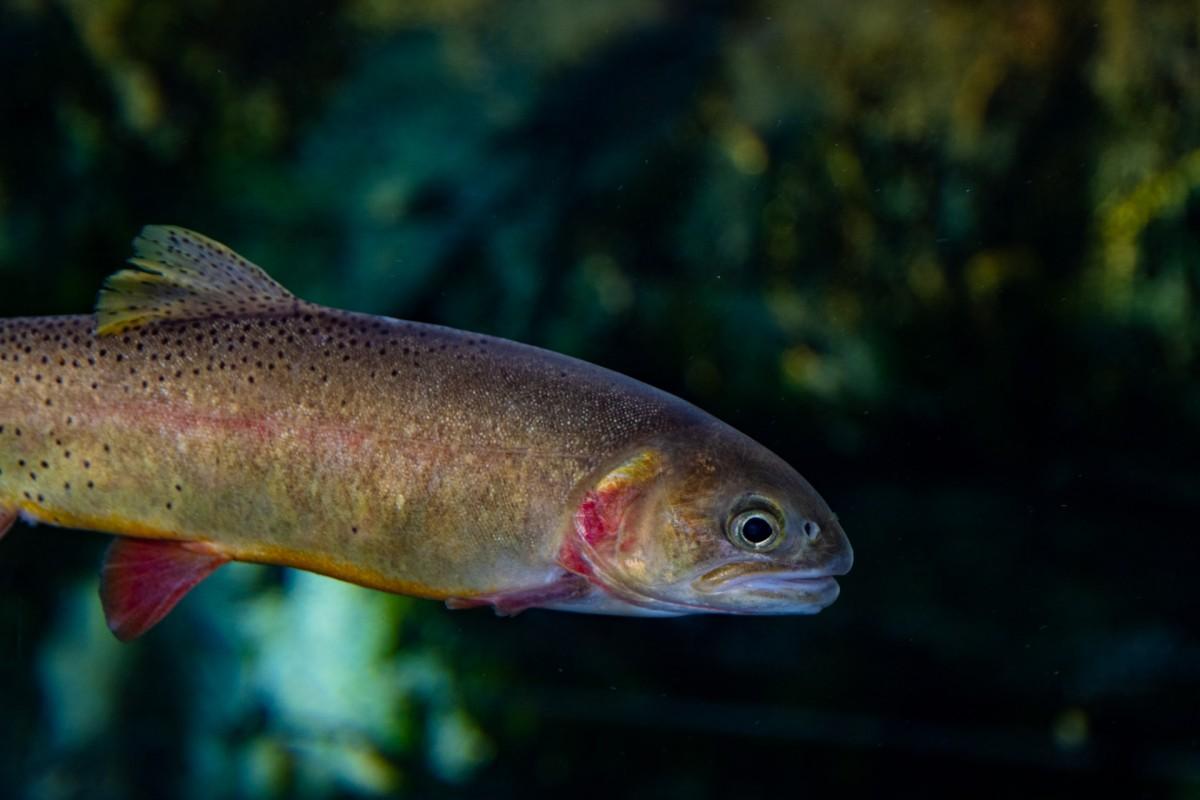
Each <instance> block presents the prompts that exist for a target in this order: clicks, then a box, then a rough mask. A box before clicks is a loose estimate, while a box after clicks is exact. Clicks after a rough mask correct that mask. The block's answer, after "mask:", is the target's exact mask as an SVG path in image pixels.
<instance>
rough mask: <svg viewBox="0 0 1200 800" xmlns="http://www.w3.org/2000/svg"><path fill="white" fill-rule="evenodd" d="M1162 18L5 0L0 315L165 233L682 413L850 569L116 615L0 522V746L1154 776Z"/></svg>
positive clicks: (37, 544) (491, 772)
mask: <svg viewBox="0 0 1200 800" xmlns="http://www.w3.org/2000/svg"><path fill="white" fill-rule="evenodd" d="M1198 41H1200V12H1198V10H1197V7H1196V6H1195V4H1191V3H1179V2H1167V1H1166V0H1159V1H1158V2H1155V1H1153V0H1147V1H1145V2H1133V0H1105V2H1101V3H1088V2H1070V1H1068V0H1064V1H1063V2H1050V0H1020V1H1019V2H1000V1H999V0H989V1H987V2H974V3H972V2H950V1H949V0H938V1H935V2H927V1H926V0H922V1H921V2H917V1H916V0H888V1H886V2H885V0H864V2H859V3H853V4H850V3H841V2H834V1H833V0H808V1H806V2H788V0H773V1H768V0H754V1H751V2H733V1H732V0H730V1H729V2H719V1H718V0H707V1H706V0H699V1H698V2H692V3H682V2H669V1H668V0H660V1H659V2H654V1H653V0H572V2H570V3H565V2H564V3H559V2H551V1H550V0H514V1H513V2H506V3H499V2H487V1H486V0H414V1H412V2H405V3H389V2H384V1H383V0H357V1H352V0H347V1H346V2H340V3H333V2H320V1H318V0H295V1H294V2H291V3H261V2H248V3H240V4H229V3H218V2H215V0H177V1H176V2H172V3H153V2H145V1H143V0H8V2H7V3H4V4H3V5H0V74H3V75H4V76H5V78H6V80H5V89H4V91H3V92H2V93H0V120H2V121H3V125H2V126H0V142H2V143H3V147H2V148H0V278H2V279H3V286H4V289H3V291H2V292H0V313H3V314H4V315H6V316H10V315H25V314H53V313H79V312H83V311H86V310H87V309H88V308H89V306H90V303H91V298H92V297H93V295H94V292H95V290H96V288H97V287H98V286H99V284H100V281H101V280H102V278H103V277H104V276H105V275H106V274H107V273H109V272H111V271H113V270H114V269H115V268H116V267H117V266H118V265H119V264H120V263H121V261H122V260H123V259H124V258H125V256H126V254H127V251H128V247H129V241H130V239H131V238H132V236H133V234H134V233H135V232H136V231H137V229H138V228H139V227H140V226H141V225H142V224H144V223H147V222H167V223H173V224H181V225H186V226H188V227H192V228H195V229H197V230H200V231H203V232H205V233H208V234H209V235H212V236H214V237H216V238H218V239H221V240H223V241H226V242H227V243H229V244H230V245H231V246H234V247H235V248H237V249H238V250H240V251H241V252H243V253H245V254H246V255H247V256H249V257H251V258H253V259H255V260H256V261H258V262H259V263H261V264H263V265H264V266H266V267H267V268H268V269H269V270H270V271H271V272H272V274H274V275H275V276H276V277H277V278H279V279H280V280H281V281H282V282H284V283H285V284H286V285H288V286H289V287H290V288H292V289H293V290H295V291H296V292H297V293H299V294H300V295H302V296H304V297H306V298H309V299H312V300H316V301H320V302H325V303H329V304H332V305H339V306H344V307H350V308H355V309H360V310H365V311H372V312H376V313H386V314H391V315H394V316H400V317H406V318H412V319H421V320H427V321H434V322H439V323H442V324H448V325H453V326H456V327H463V328H468V329H473V330H480V331H485V332H489V333H493V334H498V335H502V336H508V337H511V338H515V339H519V340H522V341H527V342H531V343H535V344H539V345H543V346H546V347H550V348H553V349H557V350H561V351H564V352H569V353H572V354H574V355H578V356H580V357H583V358H586V359H589V360H592V361H595V362H597V363H601V364H604V365H605V366H609V367H612V368H615V369H618V370H620V371H623V372H626V373H629V374H631V375H634V376H635V377H638V378H641V379H643V380H646V381H647V382H649V383H652V384H654V385H657V386H660V387H663V388H666V389H668V390H671V391H674V392H676V393H677V394H680V395H681V396H684V397H686V398H688V399H690V400H692V401H694V402H696V403H697V404H698V405H700V406H702V407H704V408H706V409H708V410H710V411H713V412H714V413H716V414H717V415H718V416H721V417H723V418H724V419H726V420H727V421H729V422H731V423H733V424H734V425H735V426H736V427H739V428H742V429H743V430H746V431H747V432H748V433H750V434H751V435H753V436H755V438H757V439H759V440H760V441H763V442H764V443H766V444H767V445H768V446H770V447H771V448H772V449H775V450H776V451H778V452H779V453H780V454H781V455H783V456H785V457H786V458H787V459H788V460H789V461H791V462H792V463H793V464H795V465H796V466H797V467H798V468H799V469H800V471H801V472H803V473H804V474H805V475H806V476H807V477H809V478H810V479H811V480H812V481H813V482H814V483H815V484H816V485H817V486H818V488H819V489H820V490H821V491H822V493H823V494H824V495H825V496H826V498H827V499H829V500H830V502H831V504H832V505H833V506H834V507H835V508H836V509H837V510H838V511H839V512H840V514H841V517H842V520H843V522H844V524H845V527H846V528H847V530H848V532H849V534H850V536H851V539H852V541H853V542H854V544H855V546H856V550H857V554H858V564H857V566H856V567H855V571H854V573H853V574H852V575H851V576H849V577H848V578H847V579H846V580H845V581H843V596H842V598H841V599H840V600H839V601H838V603H837V604H836V605H835V606H833V607H832V608H830V609H829V610H827V611H826V612H824V613H823V614H822V615H821V616H819V617H817V618H814V619H795V620H791V619H686V620H678V621H668V622H663V621H645V620H621V619H602V618H586V617H574V616H567V615H555V614H551V613H543V612H534V613H530V614H527V615H524V616H522V617H519V618H517V619H516V620H512V621H508V620H495V619H492V618H491V617H490V616H488V615H487V614H484V613H471V614H466V613H459V614H450V613H449V612H446V611H444V610H443V609H441V608H440V607H438V606H437V605H436V604H433V603H422V602H416V601H410V600H406V599H403V598H393V597H389V596H384V595H378V594H373V593H370V592H367V591H365V590H358V589H355V588H352V587H344V586H340V585H338V584H334V583H331V582H329V581H325V580H322V579H317V578H312V577H310V576H305V575H298V574H292V573H280V572H277V571H269V570H263V569H252V568H244V569H240V570H231V571H230V574H229V575H224V574H222V575H221V576H218V577H219V579H215V580H214V581H212V582H211V584H206V585H205V586H204V587H202V588H201V589H200V590H198V591H197V592H196V593H195V594H194V596H192V597H189V599H188V600H187V601H186V602H185V603H184V604H183V607H182V608H181V609H180V611H179V612H177V613H176V615H174V616H173V617H172V619H171V620H169V621H168V623H167V624H165V625H164V626H162V628H161V629H160V630H158V631H156V632H154V633H153V634H152V635H150V636H148V637H147V638H146V639H145V640H143V641H140V642H139V643H137V644H134V645H132V646H125V647H122V646H119V645H117V644H116V643H115V642H112V641H110V640H109V638H108V634H107V633H106V632H105V631H104V629H103V625H102V622H101V618H100V612H99V608H98V604H96V602H95V600H94V586H95V583H94V578H93V572H94V565H95V564H96V563H97V560H98V555H99V548H100V547H101V542H100V541H99V539H100V537H95V536H90V535H88V536H85V535H82V534H73V533H68V532H60V531H56V530H52V529H47V528H40V529H37V530H31V529H28V528H19V529H18V530H16V531H15V532H14V533H13V534H12V535H11V536H10V537H9V538H8V539H7V540H6V541H5V543H4V547H3V549H2V550H0V642H5V643H7V644H4V645H0V654H3V656H2V657H0V678H2V679H3V681H4V682H3V687H4V688H3V689H0V698H3V707H4V708H5V713H4V714H3V715H2V716H0V753H2V755H0V779H2V780H3V785H5V786H6V787H10V788H12V789H15V791H16V792H17V794H18V796H28V797H33V798H60V797H64V798H69V797H130V796H136V797H162V796H202V797H213V796H229V797H240V796H246V797H249V796H254V797H284V796H298V797H346V796H354V797H357V796H372V795H377V794H385V793H392V792H397V793H401V794H406V795H409V796H463V797H478V796H487V797H508V796H529V795H530V794H537V793H540V792H546V793H549V792H551V791H553V792H555V793H561V792H572V793H583V794H585V795H586V794H591V793H597V794H598V793H600V792H608V793H613V792H615V793H617V794H618V796H633V797H643V796H644V797H656V798H659V797H689V798H696V797H708V796H714V797H715V796H719V795H733V796H739V797H751V796H765V795H767V794H772V795H774V794H776V792H778V791H779V789H778V788H777V787H779V786H783V787H785V788H786V790H787V791H789V792H792V793H794V792H796V791H801V790H803V791H810V792H817V791H821V790H824V789H834V790H841V791H849V792H852V793H870V794H879V793H881V792H882V791H888V792H889V793H893V792H895V791H896V790H897V789H900V790H901V791H902V792H903V793H907V792H908V791H916V790H917V788H918V787H920V788H921V789H923V790H924V791H926V792H927V793H929V794H949V793H951V792H954V793H955V794H957V793H959V791H961V788H962V786H964V785H974V786H976V787H977V789H978V790H979V791H980V793H989V794H995V795H1017V794H1019V795H1020V796H1023V797H1027V796H1031V795H1046V796H1058V795H1062V794H1066V793H1067V792H1069V791H1070V792H1072V793H1074V792H1076V791H1082V790H1093V791H1096V790H1099V791H1102V792H1114V791H1138V792H1139V793H1144V794H1152V795H1171V796H1178V797H1185V796H1186V797H1196V796H1200V740H1198V739H1197V730H1198V728H1197V720H1200V677H1198V676H1200V641H1198V638H1197V620H1198V619H1200V593H1198V592H1197V591H1196V589H1195V587H1194V583H1195V578H1194V576H1195V575H1196V574H1197V573H1198V570H1197V568H1198V567H1200V563H1198V561H1200V559H1198V558H1197V552H1198V550H1197V548H1196V545H1195V537H1196V523H1195V520H1196V519H1197V518H1198V517H1200V491H1198V490H1200V467H1198V463H1200V462H1198V461H1197V457H1196V452H1197V445H1198V444H1200V437H1198V435H1197V434H1198V432H1200V381H1198V380H1197V376H1198V374H1200V372H1198V367H1200V354H1198V352H1197V345H1198V344H1200V320H1198V317H1197V302H1198V299H1200V266H1198V265H1200V247H1198V244H1200V237H1198V235H1197V232H1198V227H1200V193H1198V192H1197V185H1198V184H1200V50H1198ZM635 776H639V777H635ZM981 776H986V780H985V782H983V783H980V781H979V779H980V777H981Z"/></svg>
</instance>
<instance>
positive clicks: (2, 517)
mask: <svg viewBox="0 0 1200 800" xmlns="http://www.w3.org/2000/svg"><path fill="white" fill-rule="evenodd" d="M16 521H17V512H15V511H4V510H2V509H0V539H3V538H4V534H6V533H8V531H9V529H11V528H12V526H13V523H14V522H16Z"/></svg>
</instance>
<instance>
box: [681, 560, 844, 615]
mask: <svg viewBox="0 0 1200 800" xmlns="http://www.w3.org/2000/svg"><path fill="white" fill-rule="evenodd" d="M834 574H835V573H830V572H829V571H824V570H813V569H797V568H795V567H777V566H768V565H764V564H754V563H750V564H747V563H736V564H724V565H722V566H719V567H717V568H716V569H712V570H709V571H708V572H706V573H704V574H703V575H701V576H700V577H699V578H697V579H695V580H694V581H693V582H692V586H693V587H694V588H695V589H696V591H698V592H700V593H702V594H704V595H709V596H712V595H724V594H729V593H734V592H736V593H737V594H738V595H751V596H753V597H755V598H759V599H761V600H765V601H780V602H786V603H789V604H792V603H798V604H802V605H804V606H808V607H811V608H812V610H813V611H818V610H820V609H822V608H824V607H825V606H827V605H829V604H830V603H832V602H833V601H834V600H836V599H837V597H838V594H839V592H840V591H841V588H840V587H839V586H838V582H837V580H836V579H835V578H834ZM837 574H840V573H837ZM714 599H715V598H714Z"/></svg>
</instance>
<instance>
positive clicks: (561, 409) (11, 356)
mask: <svg viewBox="0 0 1200 800" xmlns="http://www.w3.org/2000/svg"><path fill="white" fill-rule="evenodd" d="M94 330H95V321H94V318H93V317H92V316H90V315H89V316H70V317H50V318H26V319H9V320H2V321H0V510H6V509H7V510H13V509H19V510H20V511H21V512H23V513H24V514H25V515H26V516H27V517H30V518H34V519H37V520H41V521H45V522H50V523H55V524H63V525H72V526H76V527H82V528H88V529H94V530H100V531H106V532H112V533H118V534H125V535H133V536H139V537H146V538H168V539H181V540H199V541H208V542H213V543H216V544H217V545H219V547H220V548H221V549H222V551H223V552H225V553H226V554H228V555H229V556H231V557H232V558H235V559H239V560H246V561H258V562H268V563H283V564H290V565H294V566H300V567H303V568H307V569H311V570H314V571H317V572H322V573H325V574H329V575H333V576H335V577H339V578H343V579H347V580H351V581H354V582H356V583H360V584H364V585H368V586H373V587H376V588H382V589H387V590H391V591H399V592H405V593H410V594H416V595H422V596H430V597H472V596H480V595H488V594H491V593H496V592H502V591H511V590H514V589H520V588H522V587H527V586H538V585H540V584H543V583H546V582H548V581H552V580H553V579H554V576H555V575H558V574H562V570H561V569H560V568H559V567H558V566H557V564H556V554H557V552H558V549H559V546H560V543H561V541H562V537H563V536H564V535H565V534H566V533H567V531H568V530H569V528H570V525H571V519H572V516H571V515H572V512H573V510H574V509H575V507H576V506H577V505H578V502H579V499H580V497H581V496H582V494H583V493H584V492H585V491H586V490H587V488H588V487H589V486H590V485H591V484H593V483H594V482H595V480H596V478H597V477H598V476H601V475H603V474H604V472H605V470H606V469H609V468H611V467H612V466H613V465H614V464H616V463H619V462H620V461H621V460H622V459H623V458H627V457H628V456H629V454H630V452H631V451H633V450H635V449H636V448H637V447H639V446H642V445H644V443H645V442H646V441H647V440H649V439H652V438H656V437H659V438H661V437H662V436H663V435H664V434H667V435H670V436H672V438H675V436H676V434H678V436H681V437H686V436H687V431H688V430H689V429H692V428H696V427H701V428H703V427H706V426H712V425H719V424H720V423H717V422H716V421H715V420H713V419H712V418H711V417H708V416H707V415H704V414H703V413H702V412H700V411H698V410H697V409H695V408H693V407H692V406H690V405H688V404H686V403H684V402H682V401H680V400H678V399H677V398H674V397H671V396H670V395H667V394H665V393H662V392H659V391H657V390H655V389H652V388H650V387H648V386H645V385H644V384H641V383H638V382H636V381H633V380H631V379H629V378H626V377H623V376H621V375H618V374H616V373H613V372H610V371H608V370H604V369H601V368H598V367H595V366H592V365H589V364H585V363H583V362H580V361H577V360H574V359H571V358H567V357H564V356H561V355H557V354H554V353H550V352H546V351H543V350H539V349H536V348H532V347H527V346H523V345H519V344H515V343H512V342H507V341H503V340H498V339H494V338H490V337H486V336H480V335H477V334H471V333H464V332H460V331H455V330H451V329H447V328H442V327H437V326H431V325H422V324H416V323H410V322H401V321H396V320H390V319H383V318H378V317H371V316H366V315H360V314H353V313H347V312H342V311H337V310H332V309H327V308H321V307H317V306H311V305H307V304H298V305H297V306H296V307H295V308H293V309H290V310H288V311H285V312H281V313H262V314H253V315H248V316H242V317H234V318H209V319H197V320H165V321H162V320H160V321H153V322H151V323H149V324H145V325H142V326H141V327H137V328H134V329H131V330H128V331H126V332H124V333H120V334H116V335H108V336H103V337H97V336H96V335H95V333H94ZM722 427H723V426H722ZM731 433H732V432H731ZM746 441H747V442H748V440H746Z"/></svg>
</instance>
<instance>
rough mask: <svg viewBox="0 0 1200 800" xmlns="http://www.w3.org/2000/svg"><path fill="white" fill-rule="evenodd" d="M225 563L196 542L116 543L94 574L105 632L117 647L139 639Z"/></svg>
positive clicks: (218, 555)
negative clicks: (112, 638) (105, 620)
mask: <svg viewBox="0 0 1200 800" xmlns="http://www.w3.org/2000/svg"><path fill="white" fill-rule="evenodd" d="M228 561H229V558H228V557H226V556H225V555H223V554H222V553H220V552H218V551H217V550H216V549H214V548H212V547H211V546H209V545H205V544H201V543H196V542H172V541H162V540H156V539H117V540H116V541H115V542H113V543H112V545H111V546H110V547H109V548H108V553H106V554H105V556H104V566H103V567H101V569H100V602H101V604H102V605H103V606H104V616H105V618H107V620H108V628H109V630H111V631H112V632H113V634H114V635H115V636H116V637H117V638H118V639H120V640H121V641H123V642H127V641H129V640H130V639H134V638H137V637H138V636H141V635H142V634H143V633H145V632H146V631H148V630H150V629H151V628H153V627H154V626H155V625H157V624H158V622H159V621H160V620H161V619H162V618H163V617H165V616H166V615H167V614H168V613H169V612H170V611H171V609H172V608H174V607H175V604H176V603H178V602H179V601H180V600H182V599H183V596H184V595H185V594H187V593H188V592H189V591H190V590H191V589H192V587H194V586H195V585H196V584H198V583H200V581H202V580H204V579H205V578H207V577H208V576H209V575H210V574H212V572H213V570H215V569H216V568H217V567H219V566H221V565H222V564H224V563H226V562H228Z"/></svg>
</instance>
